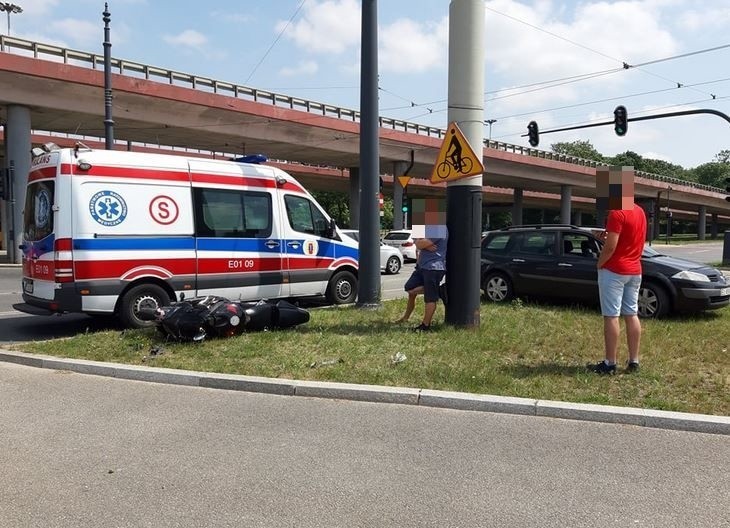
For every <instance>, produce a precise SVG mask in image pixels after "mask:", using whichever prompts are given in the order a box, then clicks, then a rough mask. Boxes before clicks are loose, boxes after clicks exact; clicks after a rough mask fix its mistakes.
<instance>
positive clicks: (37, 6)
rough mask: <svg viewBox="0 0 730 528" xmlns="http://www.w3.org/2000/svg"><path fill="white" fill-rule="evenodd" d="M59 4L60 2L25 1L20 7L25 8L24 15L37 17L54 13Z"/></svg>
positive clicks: (46, 0) (48, 0)
mask: <svg viewBox="0 0 730 528" xmlns="http://www.w3.org/2000/svg"><path fill="white" fill-rule="evenodd" d="M58 3H59V0H23V1H22V2H18V5H21V7H22V8H23V14H25V15H29V16H37V15H45V14H47V13H50V12H52V11H53V9H54V8H55V7H56V6H57V5H58Z"/></svg>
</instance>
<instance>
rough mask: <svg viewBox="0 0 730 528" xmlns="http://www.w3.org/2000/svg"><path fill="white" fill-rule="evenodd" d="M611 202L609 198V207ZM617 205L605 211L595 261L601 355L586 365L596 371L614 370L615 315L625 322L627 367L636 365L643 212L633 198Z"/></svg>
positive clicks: (617, 333) (617, 330)
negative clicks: (603, 353) (602, 230)
mask: <svg viewBox="0 0 730 528" xmlns="http://www.w3.org/2000/svg"><path fill="white" fill-rule="evenodd" d="M631 183H633V181H632V182H631ZM631 195H633V192H632V193H631ZM632 198H633V196H632ZM611 205H612V203H611V201H609V207H610V206H611ZM620 207H622V208H621V209H618V208H616V209H611V210H609V212H608V218H607V219H606V230H605V231H604V232H603V233H602V238H603V240H604V244H603V249H602V250H601V254H600V255H599V257H598V264H597V267H598V291H599V295H600V299H601V314H602V315H603V340H604V346H605V359H604V360H603V361H600V362H599V363H597V364H595V365H589V368H590V369H591V370H592V371H593V372H597V373H599V374H614V373H615V372H616V357H617V355H618V343H619V337H620V334H621V326H620V323H619V316H621V317H623V318H624V323H625V324H626V341H627V344H628V348H629V361H628V366H627V371H629V372H632V371H636V370H638V369H639V343H640V341H641V322H640V321H639V316H638V315H637V314H638V309H639V306H638V301H639V288H640V286H641V253H642V252H643V250H644V240H645V239H646V214H645V213H644V209H642V208H641V206H639V205H637V204H635V203H633V199H632V200H631V202H629V204H627V203H626V200H623V203H622V205H621V206H620Z"/></svg>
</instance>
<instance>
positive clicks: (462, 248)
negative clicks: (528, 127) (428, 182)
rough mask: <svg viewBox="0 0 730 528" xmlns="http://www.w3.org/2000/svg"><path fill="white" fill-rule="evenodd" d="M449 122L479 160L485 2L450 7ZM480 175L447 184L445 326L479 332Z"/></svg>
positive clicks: (455, 0) (461, 1)
mask: <svg viewBox="0 0 730 528" xmlns="http://www.w3.org/2000/svg"><path fill="white" fill-rule="evenodd" d="M448 99H449V103H448V121H449V123H451V122H456V123H457V124H458V125H459V128H460V129H461V130H462V131H463V132H464V136H465V137H466V139H467V141H469V144H470V145H471V147H472V148H473V149H474V152H476V153H477V154H478V155H479V156H482V152H483V143H484V102H483V101H484V0H451V4H450V5H449V95H448ZM482 176H483V175H482V174H480V175H478V176H472V177H468V178H463V179H460V180H456V181H453V182H448V184H447V189H446V225H447V227H448V229H449V244H448V250H447V253H446V289H447V292H448V298H449V303H448V304H447V306H446V322H447V323H448V324H451V325H458V326H466V327H473V328H477V329H478V328H479V322H480V314H479V310H480V303H479V272H480V263H481V261H480V242H481V233H482V231H481V221H482Z"/></svg>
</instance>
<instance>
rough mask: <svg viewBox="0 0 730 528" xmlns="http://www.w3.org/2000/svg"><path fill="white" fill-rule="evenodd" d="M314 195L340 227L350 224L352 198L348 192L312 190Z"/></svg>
mask: <svg viewBox="0 0 730 528" xmlns="http://www.w3.org/2000/svg"><path fill="white" fill-rule="evenodd" d="M312 196H314V199H315V200H317V202H318V203H319V205H321V206H322V208H323V209H324V210H325V211H327V214H328V215H330V217H332V219H333V220H334V221H335V222H337V225H338V226H340V227H346V226H349V225H350V200H349V198H348V196H347V193H342V192H330V191H312Z"/></svg>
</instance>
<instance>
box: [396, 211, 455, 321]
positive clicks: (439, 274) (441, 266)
mask: <svg viewBox="0 0 730 528" xmlns="http://www.w3.org/2000/svg"><path fill="white" fill-rule="evenodd" d="M438 227H439V228H440V229H438V230H434V233H433V234H432V233H429V232H427V233H426V234H427V235H431V238H419V239H418V240H416V248H417V249H418V259H417V260H416V269H415V270H414V271H413V274H412V275H411V276H410V278H409V279H408V281H406V284H405V286H404V289H405V290H406V292H407V293H408V303H407V304H406V311H405V313H404V314H403V316H402V317H401V318H400V319H398V320H397V321H396V323H404V322H406V321H408V318H409V317H410V316H411V313H412V312H413V309H414V308H415V307H416V296H417V295H419V294H421V293H423V300H424V302H425V306H424V311H423V321H421V324H420V325H418V326H417V327H415V328H414V329H413V330H415V331H416V332H428V331H429V330H431V320H432V319H433V314H434V312H435V311H436V303H437V302H438V300H439V298H440V295H439V285H440V284H441V280H442V279H443V278H444V275H445V274H446V245H447V243H448V239H449V234H448V231H447V230H446V226H445V225H443V226H438ZM434 235H436V236H438V237H439V238H436V237H435V236H434Z"/></svg>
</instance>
